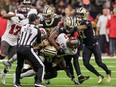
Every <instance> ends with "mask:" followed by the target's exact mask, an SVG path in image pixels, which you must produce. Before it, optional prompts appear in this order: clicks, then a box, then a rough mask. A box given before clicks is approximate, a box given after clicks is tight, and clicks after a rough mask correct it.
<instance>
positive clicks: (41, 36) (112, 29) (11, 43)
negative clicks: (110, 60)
mask: <svg viewBox="0 0 116 87" xmlns="http://www.w3.org/2000/svg"><path fill="white" fill-rule="evenodd" d="M0 4H1V5H0V40H1V43H0V45H1V47H0V50H1V52H0V59H4V58H5V57H8V61H3V64H4V65H5V68H4V69H3V71H2V72H1V75H2V83H3V84H5V76H6V73H7V72H8V71H9V69H10V67H11V65H12V63H13V62H14V61H16V60H17V67H16V72H15V74H14V87H21V83H20V79H21V78H24V77H29V76H32V75H35V84H34V85H35V87H46V86H44V85H43V84H42V81H43V79H45V83H46V84H50V79H52V78H55V77H57V71H58V70H64V71H65V72H66V74H67V76H68V77H69V78H70V79H71V81H72V82H74V83H75V84H82V83H83V82H84V81H85V80H88V79H89V77H90V76H83V75H82V73H81V69H80V66H79V61H78V57H79V56H80V50H82V51H83V53H82V57H83V64H84V66H85V67H86V68H87V69H88V70H89V71H90V72H92V73H94V74H95V75H96V76H97V77H98V84H100V83H101V82H102V80H103V78H104V76H103V75H101V74H100V73H99V72H97V71H96V70H95V68H94V67H93V66H92V65H91V64H90V62H89V61H90V58H91V55H92V53H93V54H94V56H95V61H96V63H97V65H98V66H99V67H101V68H102V69H103V70H104V71H105V72H106V74H107V77H106V82H110V80H111V70H110V69H108V67H107V66H106V65H105V64H104V63H103V62H102V58H101V54H103V55H104V54H105V55H108V56H110V57H113V56H115V55H116V24H115V23H116V0H1V1H0ZM38 19H39V20H38ZM17 24H18V25H17ZM22 26H23V27H22ZM9 27H11V30H10V28H9ZM15 28H16V29H17V30H15ZM31 28H32V30H31ZM20 30H21V32H20V33H19V31H20ZM8 32H9V34H7V33H8ZM12 35H14V36H12ZM63 37H65V38H63ZM9 38H10V39H9ZM67 38H68V39H67ZM36 40H37V41H36ZM17 42H18V43H17ZM99 46H100V47H99ZM27 55H28V56H27ZM72 58H73V64H72V62H71V59H72ZM24 63H25V64H27V65H29V66H31V67H29V68H28V69H25V68H23V64H24ZM73 65H74V68H75V71H76V74H77V76H78V80H77V79H75V76H74V71H73ZM22 68H23V70H22ZM44 69H45V70H44ZM44 71H45V74H44Z"/></svg>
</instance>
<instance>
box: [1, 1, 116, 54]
mask: <svg viewBox="0 0 116 87" xmlns="http://www.w3.org/2000/svg"><path fill="white" fill-rule="evenodd" d="M22 1H29V0H0V9H3V8H4V9H5V10H6V11H15V9H16V8H17V6H18V5H19V4H21V2H22ZM31 3H32V4H33V6H34V7H35V8H36V9H37V11H38V12H39V13H42V12H43V8H44V6H45V5H50V6H52V7H54V9H55V13H56V14H58V15H60V16H62V17H65V16H70V15H75V12H76V10H77V9H78V8H80V7H82V6H83V7H85V8H86V9H87V10H88V11H89V17H88V18H89V20H90V21H91V23H92V25H93V28H94V29H95V30H96V25H97V24H98V23H97V22H98V21H99V20H100V19H101V16H100V15H101V14H102V9H103V8H108V9H109V13H110V11H111V13H112V10H113V8H114V7H116V0H31ZM103 15H104V13H103ZM103 15H102V16H103ZM99 16H100V19H99ZM104 17H106V16H104ZM98 19H99V20H98ZM103 19H107V18H103ZM104 21H105V22H104V23H101V25H99V26H97V28H98V27H99V28H100V32H99V35H100V37H99V38H100V39H99V40H100V42H101V39H102V38H101V35H102V34H101V31H104V29H105V27H104V28H101V26H103V25H105V23H106V20H104ZM115 32H116V31H115ZM97 33H98V32H97ZM97 36H98V35H97ZM101 47H102V46H101ZM103 48H104V47H103ZM103 48H101V49H102V52H103V53H104V52H105V49H104V50H103Z"/></svg>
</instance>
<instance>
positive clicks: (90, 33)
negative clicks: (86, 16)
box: [78, 20, 97, 46]
mask: <svg viewBox="0 0 116 87" xmlns="http://www.w3.org/2000/svg"><path fill="white" fill-rule="evenodd" d="M80 25H86V26H87V29H85V30H80V31H79V32H78V33H79V36H80V37H81V38H82V39H83V44H85V45H87V46H90V45H93V44H95V43H96V42H97V39H96V37H95V31H94V29H93V28H92V24H91V22H90V21H89V20H82V21H81V22H80Z"/></svg>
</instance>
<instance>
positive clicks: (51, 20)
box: [40, 5, 61, 36]
mask: <svg viewBox="0 0 116 87" xmlns="http://www.w3.org/2000/svg"><path fill="white" fill-rule="evenodd" d="M42 16H43V19H41V20H40V24H41V25H42V27H43V28H45V30H46V31H47V34H48V36H49V34H50V32H51V31H52V30H53V29H54V27H56V26H57V24H58V23H59V22H60V20H61V17H60V16H58V15H56V14H55V12H54V8H53V7H50V6H49V5H46V6H45V7H44V10H43V14H42Z"/></svg>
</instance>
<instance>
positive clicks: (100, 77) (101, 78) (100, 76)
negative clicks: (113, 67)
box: [98, 75, 104, 84]
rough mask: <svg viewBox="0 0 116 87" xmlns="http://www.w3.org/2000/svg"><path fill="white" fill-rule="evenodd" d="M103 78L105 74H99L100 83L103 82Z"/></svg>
mask: <svg viewBox="0 0 116 87" xmlns="http://www.w3.org/2000/svg"><path fill="white" fill-rule="evenodd" d="M103 78H104V76H103V75H99V76H98V84H100V83H102V81H103Z"/></svg>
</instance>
